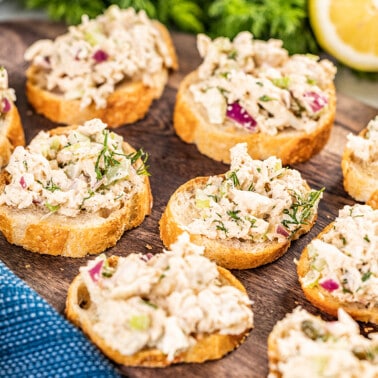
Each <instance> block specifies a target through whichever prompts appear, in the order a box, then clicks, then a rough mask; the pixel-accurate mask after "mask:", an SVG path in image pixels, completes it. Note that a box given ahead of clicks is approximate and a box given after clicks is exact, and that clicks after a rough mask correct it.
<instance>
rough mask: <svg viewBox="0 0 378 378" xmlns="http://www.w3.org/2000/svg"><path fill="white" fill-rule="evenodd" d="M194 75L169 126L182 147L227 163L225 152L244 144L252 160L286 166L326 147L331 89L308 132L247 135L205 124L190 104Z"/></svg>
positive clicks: (331, 112) (200, 112)
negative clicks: (273, 158) (190, 146)
mask: <svg viewBox="0 0 378 378" xmlns="http://www.w3.org/2000/svg"><path fill="white" fill-rule="evenodd" d="M199 80H200V79H199V77H198V71H194V72H192V73H190V74H189V75H187V76H186V77H185V78H184V80H183V81H182V82H181V84H180V86H179V89H178V93H177V96H176V104H175V108H174V115H173V125H174V128H175V131H176V133H177V135H178V136H179V137H180V138H181V139H182V140H183V141H184V142H186V143H194V144H195V145H196V146H197V148H198V150H199V151H200V152H201V153H202V154H204V155H206V156H208V157H210V158H212V159H214V160H217V161H222V162H224V163H230V157H229V153H228V151H229V149H230V148H231V147H232V146H234V145H235V144H237V143H242V142H245V143H247V144H248V152H249V154H250V155H251V156H252V157H253V158H254V159H267V158H268V157H269V156H277V157H278V158H280V159H281V160H282V164H284V165H290V164H294V163H299V162H303V161H306V160H308V159H310V158H311V157H312V156H314V155H315V154H317V153H318V152H320V151H321V150H322V148H323V147H324V146H325V144H326V143H327V141H328V139H329V136H330V133H331V130H332V127H333V122H334V118H335V113H336V95H335V88H334V86H333V85H330V87H329V88H328V91H327V92H328V94H329V103H328V108H327V111H326V112H324V113H323V114H322V115H321V117H320V119H319V120H318V121H317V123H318V125H317V127H316V128H315V129H314V130H313V131H311V132H308V133H307V132H305V131H301V130H295V129H285V130H283V131H279V132H278V133H277V134H276V135H268V134H265V133H262V132H249V131H247V130H244V129H242V128H237V127H235V126H233V125H232V123H231V122H230V121H226V122H227V125H228V127H225V126H227V125H226V124H224V125H222V127H219V125H217V124H213V123H211V122H209V119H208V117H207V115H206V112H205V110H204V109H203V108H202V106H201V105H199V104H197V103H196V102H195V101H194V98H193V95H192V93H191V92H190V90H189V87H190V86H191V85H192V84H195V83H197V82H198V81H199Z"/></svg>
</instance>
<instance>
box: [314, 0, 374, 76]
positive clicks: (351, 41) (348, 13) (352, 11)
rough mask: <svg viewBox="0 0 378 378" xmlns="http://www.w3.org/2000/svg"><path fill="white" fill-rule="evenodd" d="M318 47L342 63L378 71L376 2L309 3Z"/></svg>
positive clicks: (332, 0) (334, 0)
mask: <svg viewBox="0 0 378 378" xmlns="http://www.w3.org/2000/svg"><path fill="white" fill-rule="evenodd" d="M308 6H309V19H310V24H311V27H312V29H313V32H314V34H315V37H316V39H317V41H318V43H319V45H320V46H321V47H322V48H323V49H324V51H326V52H328V53H329V54H331V55H332V56H334V57H335V58H336V59H337V60H339V61H340V62H341V63H343V64H345V65H346V66H348V67H350V68H354V69H356V70H360V71H367V72H377V71H378V0H309V3H308Z"/></svg>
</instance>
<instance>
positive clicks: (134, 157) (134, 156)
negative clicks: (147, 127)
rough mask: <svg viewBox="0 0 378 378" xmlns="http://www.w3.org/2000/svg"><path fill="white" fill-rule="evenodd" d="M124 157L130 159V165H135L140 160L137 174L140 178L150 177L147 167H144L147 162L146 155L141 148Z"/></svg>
mask: <svg viewBox="0 0 378 378" xmlns="http://www.w3.org/2000/svg"><path fill="white" fill-rule="evenodd" d="M126 157H127V158H128V159H130V161H131V164H135V163H136V162H137V161H138V160H139V159H140V160H141V162H142V164H141V165H140V166H139V167H138V168H137V174H138V175H140V176H142V175H144V176H150V173H149V172H148V169H149V166H148V165H146V163H147V160H148V153H147V152H144V151H143V149H142V148H140V149H139V150H138V151H136V152H133V153H131V154H129V155H126Z"/></svg>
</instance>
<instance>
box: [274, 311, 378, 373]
mask: <svg viewBox="0 0 378 378" xmlns="http://www.w3.org/2000/svg"><path fill="white" fill-rule="evenodd" d="M377 346H378V345H377V340H376V339H375V338H373V339H369V338H366V337H364V336H362V335H361V334H360V329H359V326H358V324H357V323H356V322H354V321H353V319H351V318H350V317H349V316H348V315H347V314H346V313H345V312H344V311H343V310H342V309H340V310H339V311H338V320H336V321H326V320H322V319H321V318H320V317H319V316H315V315H312V314H310V313H309V312H307V311H306V310H304V309H302V308H300V307H297V308H295V309H294V311H293V312H292V313H290V314H287V315H286V316H285V318H284V319H282V320H280V321H278V322H277V323H276V324H275V326H274V327H273V329H272V331H271V333H270V334H269V337H268V358H269V377H270V378H281V377H286V376H291V377H301V376H306V377H331V376H332V377H350V378H352V377H353V378H354V377H359V376H364V377H365V376H371V377H375V376H377V374H378V366H377V363H376V362H375V361H376V359H375V354H376V352H375V350H376V348H377ZM372 351H374V352H372Z"/></svg>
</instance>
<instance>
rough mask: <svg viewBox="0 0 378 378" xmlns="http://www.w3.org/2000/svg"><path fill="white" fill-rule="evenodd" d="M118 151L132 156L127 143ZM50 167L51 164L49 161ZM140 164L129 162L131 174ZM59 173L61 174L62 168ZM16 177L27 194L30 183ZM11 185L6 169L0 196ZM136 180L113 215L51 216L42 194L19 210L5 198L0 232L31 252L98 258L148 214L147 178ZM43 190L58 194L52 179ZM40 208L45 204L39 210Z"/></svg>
mask: <svg viewBox="0 0 378 378" xmlns="http://www.w3.org/2000/svg"><path fill="white" fill-rule="evenodd" d="M76 129H78V126H69V127H59V128H56V129H53V130H50V131H49V132H48V134H49V136H54V135H67V134H68V133H69V132H70V131H71V130H76ZM41 149H42V146H41ZM123 151H124V153H125V154H133V153H134V152H135V150H134V149H133V148H132V147H131V146H130V145H129V144H128V143H126V142H123ZM21 163H22V162H21ZM28 164H30V162H29V161H28V160H25V164H24V165H25V167H26V166H27V165H28ZM50 164H51V165H53V163H51V162H50ZM142 165H143V162H142V161H141V160H140V159H138V160H137V161H135V162H134V163H133V166H134V168H133V169H138V167H141V166H142ZM61 170H62V171H63V168H62V169H61ZM32 174H33V173H32ZM20 177H21V178H20V184H19V185H21V186H22V187H23V188H25V192H26V191H27V190H28V189H27V185H29V184H27V180H26V179H23V177H24V176H20ZM47 179H48V178H47ZM12 180H14V179H13V178H12V174H10V173H9V172H7V167H6V169H4V170H3V171H2V172H1V174H0V197H3V196H4V195H5V191H7V190H8V189H7V185H8V184H11V183H12ZM123 180H125V179H123ZM126 180H127V179H126ZM133 180H135V179H133ZM140 180H141V181H140V182H139V179H138V182H137V181H135V182H131V184H130V185H131V188H130V189H128V193H127V194H126V192H125V200H122V201H123V202H122V204H121V205H119V206H116V207H115V208H114V210H112V209H108V208H106V206H105V205H104V206H102V205H100V206H99V207H98V209H97V210H94V211H86V210H85V209H84V210H80V209H79V210H78V211H77V213H74V214H73V215H71V214H68V215H67V214H65V213H59V211H56V210H57V209H58V208H59V205H58V206H55V208H54V206H50V205H49V204H48V200H46V198H44V197H43V195H41V197H39V199H34V200H33V201H32V203H31V204H30V205H29V206H26V207H24V208H23V206H22V205H15V204H13V205H12V204H9V203H7V200H6V199H2V203H1V205H0V230H1V232H2V233H3V234H4V236H5V238H6V239H7V240H8V242H9V243H12V244H16V245H19V246H22V247H23V248H25V249H27V250H29V251H32V252H38V253H43V254H50V255H62V256H67V257H83V256H85V255H87V254H97V253H100V252H102V251H104V250H105V249H107V248H109V247H112V246H114V245H115V244H116V242H117V241H118V240H119V239H120V237H121V236H122V234H123V233H124V232H125V230H128V229H131V228H134V227H136V226H138V225H139V224H140V223H142V221H143V220H144V218H145V216H146V215H149V214H150V211H151V206H152V195H151V189H150V183H149V179H148V176H143V177H141V178H140ZM16 185H17V183H16ZM30 185H35V184H30ZM48 185H50V187H49V188H48V190H49V191H52V192H54V191H55V190H58V191H60V189H58V188H57V186H55V187H53V185H55V184H54V183H53V179H52V178H51V179H50V181H47V184H46V185H45V188H47V187H48ZM40 190H42V189H40ZM91 193H92V194H88V197H87V198H84V199H83V203H84V201H85V200H87V199H88V198H90V197H91V196H92V195H93V193H94V191H93V192H91ZM34 196H37V194H34ZM8 202H9V199H8ZM40 204H45V205H44V206H40Z"/></svg>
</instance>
